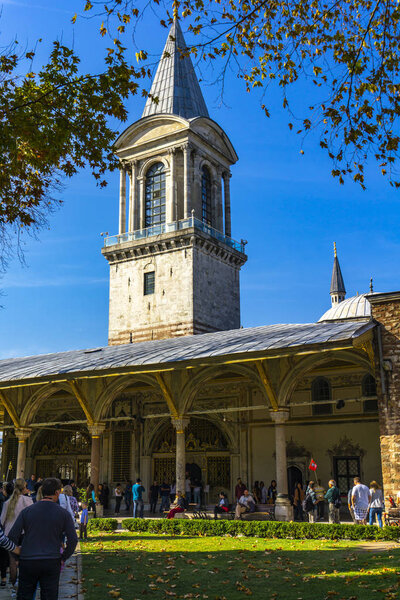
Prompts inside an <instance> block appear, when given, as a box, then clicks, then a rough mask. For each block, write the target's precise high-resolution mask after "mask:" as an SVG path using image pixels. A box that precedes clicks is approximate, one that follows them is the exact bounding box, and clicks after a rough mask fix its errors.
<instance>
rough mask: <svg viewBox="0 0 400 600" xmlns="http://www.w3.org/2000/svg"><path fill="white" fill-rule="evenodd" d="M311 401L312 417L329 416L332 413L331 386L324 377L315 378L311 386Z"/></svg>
mask: <svg viewBox="0 0 400 600" xmlns="http://www.w3.org/2000/svg"><path fill="white" fill-rule="evenodd" d="M311 400H312V403H313V405H312V409H313V415H316V416H320V415H331V414H332V411H333V407H332V404H328V402H330V401H331V400H332V388H331V384H330V382H329V380H328V379H326V377H316V378H315V379H314V380H313V382H312V384H311Z"/></svg>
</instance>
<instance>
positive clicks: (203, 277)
mask: <svg viewBox="0 0 400 600" xmlns="http://www.w3.org/2000/svg"><path fill="white" fill-rule="evenodd" d="M193 270H194V283H193V290H194V300H193V303H194V322H195V330H196V333H203V332H205V331H218V330H228V329H238V328H239V327H240V285H239V267H238V266H237V265H234V264H230V263H227V262H225V261H223V260H221V259H219V258H218V257H216V256H214V255H212V254H210V253H208V252H205V251H203V250H202V249H201V248H195V249H194V253H193Z"/></svg>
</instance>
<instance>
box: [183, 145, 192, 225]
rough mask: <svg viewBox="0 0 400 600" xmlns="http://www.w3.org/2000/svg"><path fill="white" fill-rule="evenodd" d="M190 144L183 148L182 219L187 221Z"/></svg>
mask: <svg viewBox="0 0 400 600" xmlns="http://www.w3.org/2000/svg"><path fill="white" fill-rule="evenodd" d="M190 152H191V146H190V144H185V145H184V146H183V176H184V197H183V198H184V199H183V218H184V219H188V218H189V217H190V211H191V210H192V207H191V202H190V184H191V165H190Z"/></svg>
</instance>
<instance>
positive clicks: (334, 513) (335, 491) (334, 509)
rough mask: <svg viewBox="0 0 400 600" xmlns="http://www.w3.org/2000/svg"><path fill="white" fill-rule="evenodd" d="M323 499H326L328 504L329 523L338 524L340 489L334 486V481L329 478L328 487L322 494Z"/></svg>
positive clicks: (340, 502)
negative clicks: (323, 494)
mask: <svg viewBox="0 0 400 600" xmlns="http://www.w3.org/2000/svg"><path fill="white" fill-rule="evenodd" d="M324 498H325V500H327V501H328V506H329V523H337V524H340V515H339V513H340V505H341V504H342V501H341V499H340V490H339V488H338V487H336V481H335V480H334V479H331V480H330V482H329V489H328V491H327V492H326V494H325V496H324Z"/></svg>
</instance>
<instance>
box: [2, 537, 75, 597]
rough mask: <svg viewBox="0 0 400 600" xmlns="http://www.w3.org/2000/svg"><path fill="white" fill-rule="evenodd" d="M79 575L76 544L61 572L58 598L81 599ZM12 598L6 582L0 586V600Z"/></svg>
mask: <svg viewBox="0 0 400 600" xmlns="http://www.w3.org/2000/svg"><path fill="white" fill-rule="evenodd" d="M80 577H81V575H80V551H79V546H78V548H77V550H76V552H75V554H74V555H73V557H72V558H70V559H69V561H68V562H67V564H66V566H65V567H64V569H63V571H62V573H61V577H60V593H59V597H58V598H59V600H67V599H69V598H76V600H80V599H81V597H82V596H81V595H80V584H79V580H80ZM12 598H16V593H15V591H14V590H13V588H12V586H9V585H8V584H7V586H6V587H4V588H3V587H0V600H11V599H12ZM36 600H40V594H37V596H36Z"/></svg>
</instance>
